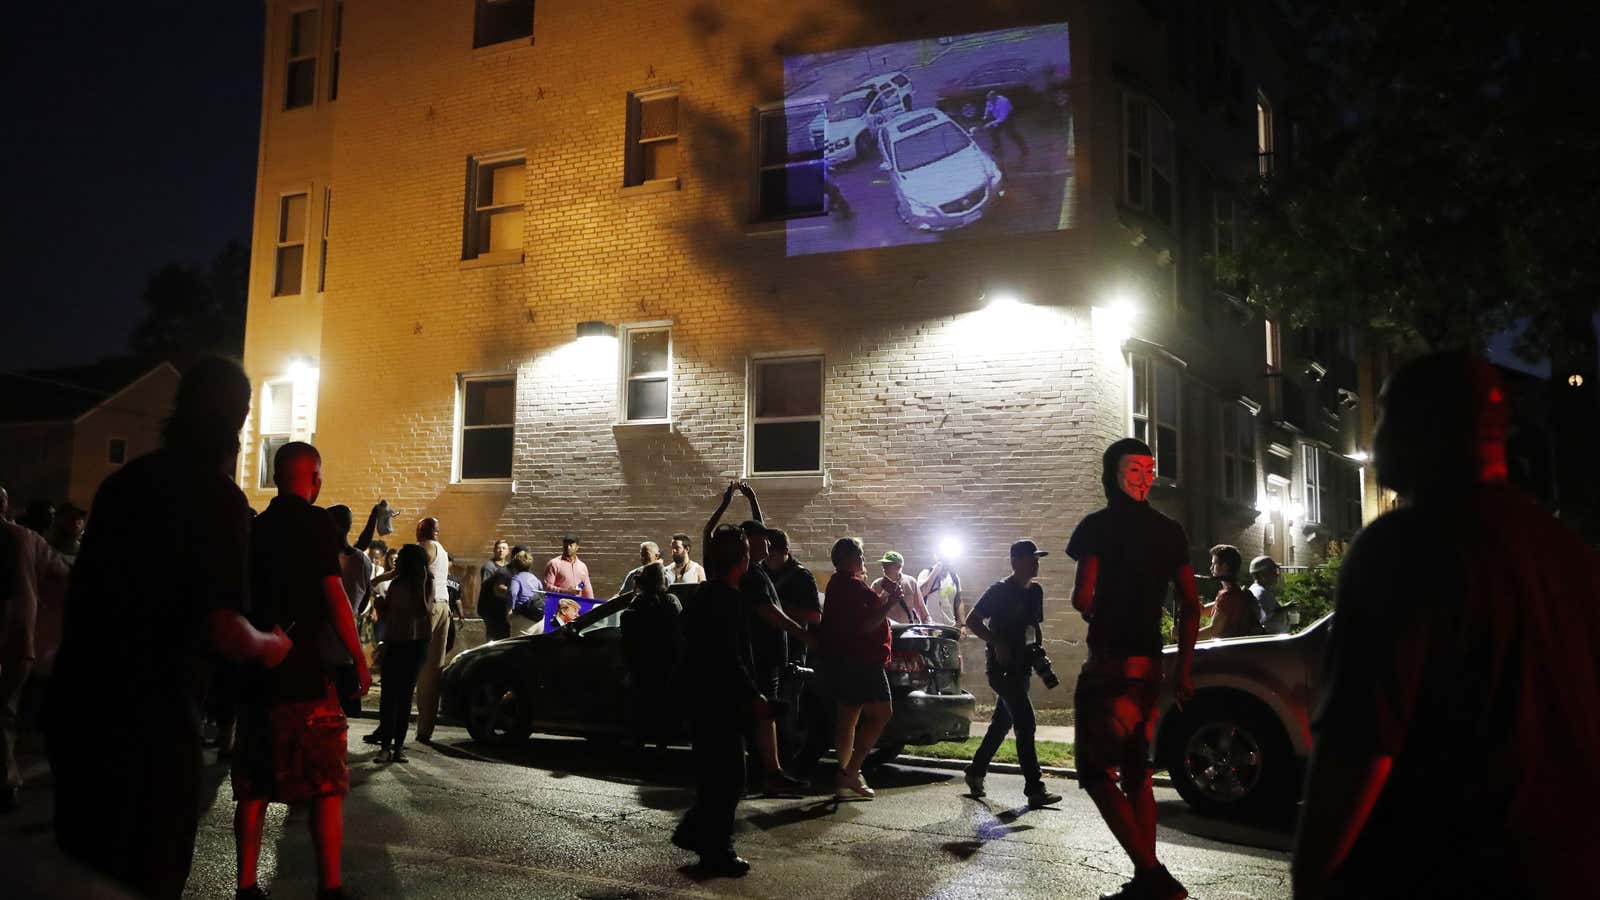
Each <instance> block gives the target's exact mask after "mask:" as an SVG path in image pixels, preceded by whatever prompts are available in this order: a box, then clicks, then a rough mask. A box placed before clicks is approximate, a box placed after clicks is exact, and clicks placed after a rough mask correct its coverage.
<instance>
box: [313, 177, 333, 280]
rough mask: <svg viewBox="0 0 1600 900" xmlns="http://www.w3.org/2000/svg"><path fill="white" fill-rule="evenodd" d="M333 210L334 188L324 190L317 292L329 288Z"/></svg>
mask: <svg viewBox="0 0 1600 900" xmlns="http://www.w3.org/2000/svg"><path fill="white" fill-rule="evenodd" d="M332 210H333V189H332V188H324V189H323V191H322V247H321V250H320V251H319V252H318V254H317V293H319V294H320V293H322V292H323V291H326V290H327V289H328V216H330V215H332Z"/></svg>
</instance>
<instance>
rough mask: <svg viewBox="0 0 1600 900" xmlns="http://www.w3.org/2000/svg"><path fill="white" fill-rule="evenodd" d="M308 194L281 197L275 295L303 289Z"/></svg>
mask: <svg viewBox="0 0 1600 900" xmlns="http://www.w3.org/2000/svg"><path fill="white" fill-rule="evenodd" d="M307 198H308V195H307V194H284V195H283V196H281V197H279V198H278V240H277V249H276V251H275V253H276V257H275V259H274V264H273V276H272V295H273V296H274V297H292V296H294V295H296V294H299V293H300V292H301V288H302V286H301V281H302V279H303V278H304V277H305V267H306V216H307V215H308V214H309V213H310V208H309V207H310V203H309V202H308V199H307Z"/></svg>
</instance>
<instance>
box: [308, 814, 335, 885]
mask: <svg viewBox="0 0 1600 900" xmlns="http://www.w3.org/2000/svg"><path fill="white" fill-rule="evenodd" d="M307 824H309V825H310V827H311V843H312V845H313V846H314V847H315V848H316V852H317V887H318V888H320V889H321V890H324V891H327V890H332V889H333V888H336V887H339V886H340V885H341V884H342V883H343V882H342V881H340V873H339V854H340V852H341V851H342V850H343V848H344V797H342V796H334V797H318V798H317V799H315V800H313V801H312V802H311V819H310V821H309V822H308V823H307Z"/></svg>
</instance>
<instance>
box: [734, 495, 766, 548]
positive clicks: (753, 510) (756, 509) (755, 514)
mask: <svg viewBox="0 0 1600 900" xmlns="http://www.w3.org/2000/svg"><path fill="white" fill-rule="evenodd" d="M739 493H741V494H743V495H744V498H745V499H746V500H749V501H750V518H752V519H755V520H756V521H757V522H765V521H766V519H763V518H761V503H760V501H758V500H756V489H755V488H753V487H751V486H750V482H748V481H741V482H739ZM752 562H754V561H752Z"/></svg>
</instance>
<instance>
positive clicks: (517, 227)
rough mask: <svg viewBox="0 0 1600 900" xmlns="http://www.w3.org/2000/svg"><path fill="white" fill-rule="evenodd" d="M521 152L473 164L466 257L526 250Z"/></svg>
mask: <svg viewBox="0 0 1600 900" xmlns="http://www.w3.org/2000/svg"><path fill="white" fill-rule="evenodd" d="M525 171H526V168H525V163H524V160H523V156H522V154H521V152H520V151H519V152H518V153H516V154H514V155H509V156H494V157H479V158H476V159H474V160H472V162H471V164H470V172H469V175H470V178H469V182H470V184H469V195H470V196H468V198H467V244H466V248H465V252H464V254H463V257H464V258H465V259H477V258H478V257H480V256H484V255H486V254H490V253H507V254H516V253H519V252H520V251H521V250H522V201H523V178H524V173H525Z"/></svg>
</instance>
